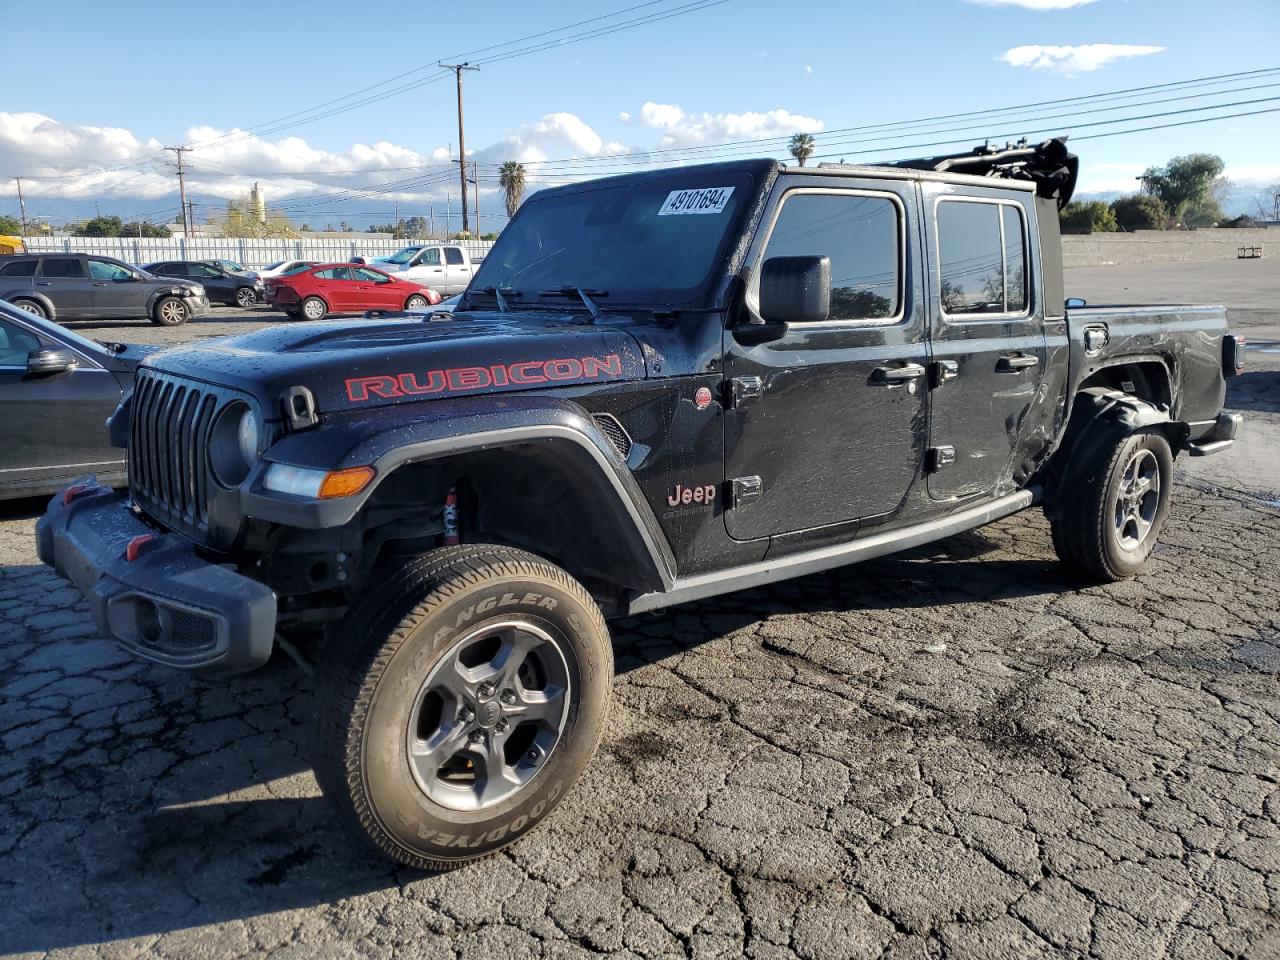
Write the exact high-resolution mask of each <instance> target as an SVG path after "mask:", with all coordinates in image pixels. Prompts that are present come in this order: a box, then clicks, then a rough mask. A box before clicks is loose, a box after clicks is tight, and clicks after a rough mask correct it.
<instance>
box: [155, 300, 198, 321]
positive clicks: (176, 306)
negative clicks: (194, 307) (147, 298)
mask: <svg viewBox="0 0 1280 960" xmlns="http://www.w3.org/2000/svg"><path fill="white" fill-rule="evenodd" d="M190 316H191V311H190V310H189V309H188V308H187V305H186V304H185V303H183V302H182V300H181V299H180V298H179V297H161V298H160V300H159V301H158V302H157V303H156V305H155V309H154V310H153V311H152V312H151V322H152V323H155V324H159V325H160V326H162V327H176V326H177V325H178V324H180V323H186V322H187V318H188V317H190Z"/></svg>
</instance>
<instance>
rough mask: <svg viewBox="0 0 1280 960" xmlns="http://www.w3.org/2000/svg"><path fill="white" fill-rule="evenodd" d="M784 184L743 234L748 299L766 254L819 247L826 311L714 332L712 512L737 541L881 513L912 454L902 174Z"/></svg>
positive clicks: (919, 301) (915, 289) (904, 487)
mask: <svg viewBox="0 0 1280 960" xmlns="http://www.w3.org/2000/svg"><path fill="white" fill-rule="evenodd" d="M787 179H788V180H790V179H791V178H790V177H788V178H787ZM795 183H796V185H795V186H794V187H791V188H789V189H787V190H786V191H785V192H783V193H782V194H781V196H779V197H776V198H775V199H774V200H773V201H772V205H771V209H770V211H768V212H766V214H765V219H764V225H763V226H762V228H761V232H760V236H759V237H757V239H756V241H755V242H754V244H753V247H752V253H751V255H750V259H749V262H750V263H751V264H752V265H753V266H752V269H751V274H750V277H751V279H750V281H749V285H748V290H747V294H746V304H747V310H748V311H754V309H755V307H756V305H758V303H759V275H760V267H761V265H762V264H763V263H764V261H765V260H766V259H768V258H770V257H778V256H825V257H829V258H830V260H831V313H830V316H829V317H828V319H827V320H825V321H821V322H816V323H804V324H800V323H795V324H791V325H790V326H789V328H788V329H787V332H786V333H785V335H783V336H782V337H781V338H780V339H776V340H773V341H771V342H767V343H762V344H757V345H749V344H744V343H741V342H739V341H738V340H737V339H735V338H734V336H733V331H732V330H729V331H727V332H726V349H725V376H726V379H727V380H728V383H727V384H726V387H727V392H728V397H727V398H726V402H727V403H728V404H729V407H728V409H727V410H726V413H725V419H724V423H725V468H726V475H727V478H728V481H729V482H728V487H729V497H730V505H729V508H728V509H727V510H726V513H725V517H726V520H725V523H726V527H727V529H728V532H729V535H730V536H732V537H733V538H735V539H737V540H752V539H757V538H760V537H768V536H773V535H778V534H786V533H792V532H796V531H800V530H808V529H811V528H816V527H824V526H830V525H832V524H841V523H847V522H849V521H856V520H866V519H869V518H875V517H883V516H886V515H890V514H893V513H894V512H895V511H897V510H898V509H899V508H900V506H901V505H902V503H903V501H904V499H905V498H906V496H907V492H908V490H909V489H910V487H911V485H912V484H913V482H914V481H915V479H916V478H917V476H918V475H919V471H920V468H921V462H922V459H923V455H924V444H925V433H926V431H925V422H926V419H925V418H926V404H927V402H928V393H929V391H928V389H927V384H926V379H925V374H926V360H927V357H926V343H925V309H924V303H923V289H924V288H923V281H922V279H921V277H920V274H919V270H918V264H919V263H920V262H921V260H920V255H921V252H922V250H921V244H920V239H919V236H918V229H917V224H918V222H919V221H918V218H917V216H916V211H917V209H918V205H917V199H916V193H915V187H914V184H911V183H904V184H898V183H893V182H887V181H878V180H865V181H863V180H852V179H850V180H841V181H839V186H835V187H833V186H832V185H831V184H832V180H831V179H830V178H827V177H809V178H804V179H801V178H799V177H797V178H795ZM730 398H731V399H730Z"/></svg>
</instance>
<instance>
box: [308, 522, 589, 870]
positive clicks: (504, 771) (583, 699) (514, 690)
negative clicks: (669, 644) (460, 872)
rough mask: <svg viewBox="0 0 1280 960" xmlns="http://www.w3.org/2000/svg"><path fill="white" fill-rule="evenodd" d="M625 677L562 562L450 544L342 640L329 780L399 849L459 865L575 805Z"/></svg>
mask: <svg viewBox="0 0 1280 960" xmlns="http://www.w3.org/2000/svg"><path fill="white" fill-rule="evenodd" d="M612 679H613V652H612V649H611V647H610V641H609V632H608V628H607V627H606V626H605V623H604V618H603V617H602V616H601V614H600V610H599V608H598V607H597V606H596V604H595V603H594V601H593V600H592V599H591V596H590V595H589V594H588V593H587V592H586V590H585V589H583V587H582V586H581V585H580V584H579V583H578V582H577V581H576V580H574V579H573V578H572V577H570V576H569V575H568V574H567V573H565V572H564V571H563V570H561V569H560V568H559V567H556V566H553V565H552V564H550V563H548V562H546V561H545V560H542V559H541V558H539V557H536V556H534V555H533V554H530V553H526V552H524V551H521V550H515V549H510V548H507V547H500V546H488V545H466V546H455V547H444V548H441V549H439V550H434V551H432V552H430V553H427V554H424V555H422V556H420V557H417V558H415V559H414V560H412V561H410V562H409V563H408V564H407V565H406V566H404V567H403V568H401V569H400V570H399V571H398V572H397V573H396V574H394V575H393V576H392V577H391V578H390V579H389V580H388V581H387V582H386V583H385V584H384V585H383V586H381V587H380V588H379V589H377V590H374V591H373V592H372V593H371V594H370V595H369V596H368V597H367V598H366V599H365V600H364V601H363V602H362V603H361V604H359V605H358V606H357V607H356V608H354V609H353V610H352V612H351V614H350V615H349V616H348V618H347V620H346V621H345V624H344V627H343V628H341V629H340V630H339V632H338V633H337V634H336V635H335V636H334V637H333V638H332V639H331V640H330V641H329V644H328V648H327V650H326V652H325V657H324V660H323V661H322V664H321V685H320V690H319V696H318V699H317V704H316V717H315V720H316V723H315V740H314V745H313V760H314V762H315V768H316V776H317V778H318V779H319V781H320V785H321V787H322V789H323V790H324V792H325V794H326V795H327V796H329V797H330V798H331V799H332V800H333V801H334V802H335V803H336V804H337V805H338V807H339V808H340V810H341V811H342V814H343V816H344V818H345V819H347V820H348V822H349V823H350V824H351V825H352V826H354V827H356V828H357V829H358V831H359V832H360V833H362V834H363V835H364V836H366V837H367V838H368V839H369V840H370V841H372V843H373V844H374V846H376V847H377V848H378V849H379V850H381V851H382V852H383V853H385V854H387V855H389V856H391V857H393V858H395V859H396V860H399V861H400V862H402V863H405V864H408V865H410V866H414V867H420V868H425V869H431V870H448V869H452V868H455V867H459V866H461V865H463V864H464V863H466V862H468V861H470V860H474V859H476V858H478V857H483V856H485V855H487V854H490V853H493V852H494V851H496V850H498V849H500V848H502V847H504V846H506V845H507V844H509V843H511V842H512V841H514V840H517V839H519V838H520V837H522V836H523V835H524V834H525V833H527V832H528V831H529V830H531V829H532V828H533V827H535V826H537V825H538V824H539V823H540V822H541V821H543V820H544V819H546V817H547V815H548V814H549V813H550V812H551V810H553V809H554V808H555V806H556V804H557V803H559V801H560V800H561V799H563V797H564V795H565V793H566V792H567V791H568V790H569V789H570V787H572V785H573V784H574V782H575V781H576V780H577V779H578V776H579V775H580V774H581V773H582V771H583V769H584V768H585V767H586V765H587V762H588V761H589V760H590V759H591V756H592V754H593V753H594V752H595V749H596V745H597V744H598V743H599V739H600V734H601V732H602V730H603V726H604V721H605V714H606V711H607V708H608V701H609V692H610V685H611V682H612Z"/></svg>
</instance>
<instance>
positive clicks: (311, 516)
mask: <svg viewBox="0 0 1280 960" xmlns="http://www.w3.org/2000/svg"><path fill="white" fill-rule="evenodd" d="M527 444H553V445H556V448H557V453H558V454H559V455H561V456H563V457H565V458H568V459H569V461H570V462H572V463H573V464H574V465H575V467H578V468H581V472H580V473H578V474H577V475H579V476H582V477H583V478H585V479H586V480H587V482H589V483H590V485H591V488H592V493H593V495H595V496H599V497H601V498H602V500H601V502H602V503H604V504H606V505H607V507H608V510H609V513H610V515H611V517H612V518H613V520H614V521H615V524H616V527H617V531H616V532H617V533H618V534H619V535H620V536H621V537H622V538H623V542H622V543H619V544H618V548H619V549H625V550H627V552H628V553H630V554H631V555H632V558H633V559H634V561H635V562H636V563H637V564H639V565H640V567H641V569H639V570H637V574H638V579H639V581H640V582H641V583H643V584H647V585H649V589H663V590H665V589H668V588H669V587H670V586H671V584H672V583H673V582H674V579H675V557H674V554H673V553H672V552H671V546H670V544H669V543H668V542H667V539H666V536H665V535H664V534H663V532H662V527H661V526H660V525H659V524H658V520H657V517H656V516H655V515H654V512H653V509H652V507H650V506H649V503H648V501H647V500H646V499H645V496H644V493H643V492H642V491H641V489H640V486H639V484H638V483H636V480H635V477H634V476H632V474H631V471H630V470H629V469H628V467H627V465H626V462H625V461H624V460H623V459H622V457H621V456H620V455H619V454H618V452H617V451H616V450H615V449H614V447H613V446H612V444H611V443H610V442H609V440H608V439H607V438H606V437H605V436H604V435H603V434H602V433H601V432H600V431H599V429H598V428H597V427H596V425H595V422H594V421H593V420H592V419H591V417H590V415H589V414H588V413H587V412H586V411H585V410H584V409H583V408H582V407H580V406H578V405H577V404H576V403H573V402H571V401H568V400H563V399H559V398H553V397H537V396H530V397H509V398H502V399H501V400H500V401H496V400H495V398H493V397H485V396H476V397H459V398H456V399H452V400H432V401H428V402H426V403H424V404H411V405H404V404H402V405H392V406H388V407H383V408H380V409H377V410H372V411H360V412H353V413H350V414H340V415H337V416H333V417H331V418H329V420H328V422H326V423H324V424H323V425H322V426H320V427H317V428H314V429H311V430H307V431H303V432H300V433H293V434H289V435H287V436H286V437H284V438H283V439H282V440H280V441H278V442H277V443H275V444H274V445H273V446H272V447H271V448H270V449H269V450H267V452H266V454H264V456H263V458H262V459H260V460H259V462H258V464H257V466H255V467H254V469H253V471H252V472H251V473H250V475H249V477H248V479H247V480H246V482H245V484H244V486H243V487H242V488H241V491H240V506H241V510H242V511H243V513H244V514H245V515H246V516H249V517H254V518H256V519H259V520H266V521H269V522H272V523H280V524H284V525H287V526H293V527H299V528H303V529H322V528H329V527H340V526H343V525H344V524H346V523H348V522H349V521H350V520H351V519H352V518H353V517H354V516H355V515H356V514H357V513H358V512H359V511H360V509H361V508H362V507H363V506H364V505H365V503H366V502H368V500H369V498H370V497H371V496H372V495H373V493H374V491H375V490H376V489H377V488H378V486H379V485H380V484H381V483H382V481H384V480H385V479H386V478H387V477H388V476H390V475H391V474H392V473H394V472H395V471H396V470H398V469H399V468H400V467H403V466H406V465H408V464H413V463H422V462H427V461H431V460H442V459H447V458H449V457H453V456H457V455H459V454H466V453H471V452H474V451H480V450H495V449H501V448H503V447H510V446H514V445H527ZM272 463H286V464H290V465H292V466H298V467H310V468H312V469H322V470H339V469H342V468H344V467H354V466H372V467H373V468H374V470H375V471H376V474H375V477H374V480H373V482H372V483H371V484H370V485H369V486H368V487H366V488H365V489H364V490H362V491H361V492H360V493H359V494H356V495H354V496H351V497H344V498H341V499H334V500H310V499H304V498H301V497H294V496H290V495H287V494H280V493H276V492H274V491H270V490H267V489H266V488H265V487H264V486H263V478H264V476H265V474H266V471H267V469H268V468H269V466H270V465H271V464H272Z"/></svg>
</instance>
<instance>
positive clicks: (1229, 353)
mask: <svg viewBox="0 0 1280 960" xmlns="http://www.w3.org/2000/svg"><path fill="white" fill-rule="evenodd" d="M1245 348H1246V342H1245V338H1244V337H1242V336H1239V335H1238V334H1232V333H1229V334H1227V335H1226V336H1225V337H1223V338H1222V373H1223V376H1227V377H1238V376H1240V374H1242V373H1244V354H1245Z"/></svg>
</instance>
